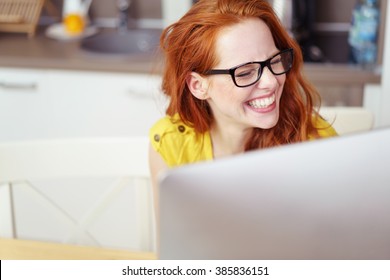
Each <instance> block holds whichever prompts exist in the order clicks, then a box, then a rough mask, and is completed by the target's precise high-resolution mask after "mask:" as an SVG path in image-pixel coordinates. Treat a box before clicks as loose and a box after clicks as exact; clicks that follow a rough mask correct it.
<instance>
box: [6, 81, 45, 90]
mask: <svg viewBox="0 0 390 280" xmlns="http://www.w3.org/2000/svg"><path fill="white" fill-rule="evenodd" d="M0 88H4V89H11V90H36V89H37V88H38V85H37V84H36V83H17V82H15V83H10V82H0Z"/></svg>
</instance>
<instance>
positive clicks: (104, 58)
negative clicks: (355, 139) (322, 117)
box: [0, 31, 381, 86]
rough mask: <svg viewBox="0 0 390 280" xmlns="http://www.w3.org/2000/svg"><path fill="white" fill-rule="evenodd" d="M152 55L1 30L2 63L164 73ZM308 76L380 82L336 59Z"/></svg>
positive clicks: (313, 67)
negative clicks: (104, 51)
mask: <svg viewBox="0 0 390 280" xmlns="http://www.w3.org/2000/svg"><path fill="white" fill-rule="evenodd" d="M160 57H161V56H159V55H158V54H157V53H156V54H153V55H145V54H143V55H128V56H123V55H119V56H118V55H99V54H92V53H90V52H86V51H84V50H82V49H81V48H80V42H79V41H57V40H54V39H50V38H47V37H46V36H45V35H44V34H43V32H42V31H41V32H38V34H37V35H36V37H35V38H32V39H28V38H27V36H26V35H24V34H10V33H0V67H17V68H18V67H20V68H22V67H23V68H41V69H42V68H43V69H62V70H81V71H83V70H84V71H109V72H129V73H132V72H133V73H153V74H158V73H161V65H162V63H161V59H159V58H160ZM304 71H305V74H306V76H307V78H308V79H309V80H310V81H311V82H313V83H314V84H316V85H326V84H331V85H343V86H345V85H349V84H353V85H354V86H360V85H361V86H363V85H364V84H367V83H370V84H376V83H380V80H381V75H380V73H377V72H373V71H366V70H363V69H361V68H359V67H357V66H353V65H347V64H335V63H326V64H319V63H305V65H304Z"/></svg>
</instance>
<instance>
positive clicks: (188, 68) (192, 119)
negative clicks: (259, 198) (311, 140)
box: [160, 0, 320, 150]
mask: <svg viewBox="0 0 390 280" xmlns="http://www.w3.org/2000/svg"><path fill="white" fill-rule="evenodd" d="M250 17H257V18H260V19H261V20H263V21H264V22H265V23H266V24H267V26H268V27H269V28H270V30H271V32H272V36H273V39H274V42H275V45H276V47H277V48H278V49H279V50H284V49H287V48H293V50H294V62H293V67H292V69H291V70H290V71H289V72H288V73H287V74H286V82H285V85H284V90H283V94H282V97H281V101H280V108H281V110H280V115H279V120H278V123H277V124H276V125H275V126H274V127H273V128H270V129H260V128H254V129H253V132H252V136H251V137H250V138H249V140H248V142H247V143H246V144H245V150H252V149H257V148H262V147H272V146H277V145H282V144H287V143H293V142H300V141H304V140H307V139H308V135H318V133H317V129H316V128H315V127H314V124H313V123H314V121H315V119H314V118H313V116H316V117H318V114H317V113H316V111H315V110H314V106H315V105H319V104H320V97H319V95H318V93H317V91H316V90H315V89H314V87H312V86H311V85H310V84H309V83H308V82H307V81H306V80H305V79H304V77H303V76H302V74H301V72H302V65H303V57H302V52H301V50H300V47H299V45H298V44H297V43H296V41H295V40H293V39H292V38H291V37H290V36H289V35H288V33H287V31H286V30H285V28H284V27H283V25H282V24H281V22H280V20H279V19H278V17H277V16H276V14H275V12H274V11H273V9H272V7H271V6H270V5H269V4H268V2H267V1H266V0H200V1H198V2H197V3H196V4H195V5H194V6H193V7H192V8H191V9H190V10H189V11H188V12H187V14H185V15H184V16H183V17H182V18H181V19H180V20H179V21H178V22H176V23H174V24H172V25H170V26H168V27H167V28H166V29H165V30H164V31H163V34H162V36H161V41H160V45H161V48H162V50H163V52H164V54H165V70H164V72H163V82H162V90H163V92H164V93H165V94H166V95H167V96H168V97H169V99H170V102H169V105H168V108H167V111H166V113H167V114H168V115H170V116H172V115H174V114H176V113H178V114H179V116H180V118H181V120H182V121H183V122H184V123H186V124H187V125H190V126H192V127H194V129H195V131H196V132H198V133H204V132H206V131H208V130H209V129H210V127H211V124H212V122H213V115H212V112H211V109H210V107H209V106H208V104H207V101H203V100H199V99H197V98H196V97H194V96H193V95H192V94H191V92H190V90H189V89H188V87H187V84H186V77H187V76H188V74H189V73H191V72H192V71H194V72H197V73H200V74H201V73H205V72H206V71H207V70H209V69H212V68H213V67H214V66H215V65H216V64H217V62H218V61H217V60H218V55H217V54H216V51H215V46H216V40H217V38H218V35H219V32H220V31H221V30H222V29H224V28H226V27H228V26H231V25H234V24H237V23H239V22H240V21H242V20H244V19H246V18H250Z"/></svg>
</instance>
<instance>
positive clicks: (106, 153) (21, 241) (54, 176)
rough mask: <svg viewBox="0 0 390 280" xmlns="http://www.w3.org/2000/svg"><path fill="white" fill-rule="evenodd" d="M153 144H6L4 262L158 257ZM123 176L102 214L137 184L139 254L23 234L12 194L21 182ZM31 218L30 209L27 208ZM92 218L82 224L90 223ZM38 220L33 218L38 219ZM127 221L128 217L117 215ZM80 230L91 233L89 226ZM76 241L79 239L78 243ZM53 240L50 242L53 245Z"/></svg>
mask: <svg viewBox="0 0 390 280" xmlns="http://www.w3.org/2000/svg"><path fill="white" fill-rule="evenodd" d="M147 151H148V140H147V138H146V137H134V138H113V139H111V138H92V139H52V140H33V141H21V142H7V143H0V221H1V222H0V236H1V238H0V259H153V258H155V253H154V250H155V229H154V227H155V226H154V215H153V213H154V211H153V203H152V193H151V191H152V189H151V184H150V180H149V170H148V157H147ZM107 177H110V178H114V177H115V178H117V179H116V180H115V182H116V183H117V184H113V185H112V186H110V188H109V191H107V193H106V194H105V196H104V199H101V200H100V201H98V202H97V203H96V205H95V207H94V208H95V209H93V210H96V211H97V212H98V213H101V212H102V209H104V207H105V206H106V205H107V202H106V201H105V198H108V199H109V198H110V197H111V198H112V197H113V196H114V195H115V194H118V190H119V189H121V188H123V187H124V185H125V184H126V182H130V181H131V182H132V183H134V184H135V186H134V187H135V196H136V202H135V203H136V212H137V213H136V215H137V219H136V221H137V222H136V225H135V227H134V228H135V229H136V231H137V232H136V234H135V236H136V238H137V242H138V243H139V244H141V245H140V247H141V248H143V249H144V250H140V251H139V252H134V251H131V250H128V249H123V248H119V249H118V248H102V247H101V246H100V245H98V246H85V245H82V246H80V244H78V242H70V243H69V242H67V241H68V240H55V241H53V240H28V239H29V238H25V237H24V236H18V227H19V224H18V221H17V220H16V216H17V215H15V209H14V207H13V204H12V195H13V191H14V190H15V188H17V186H18V184H21V183H23V184H27V185H29V184H31V185H33V183H31V182H34V181H37V180H38V181H39V180H49V181H50V180H54V181H55V180H61V179H64V178H96V180H99V179H103V178H107ZM43 198H47V197H43ZM26 211H27V214H28V209H27V210H26ZM92 216H93V215H89V216H87V218H86V219H84V220H83V221H82V223H83V222H84V223H86V222H88V221H90V220H91V219H93V218H91V217H92ZM36 218H38V217H31V219H32V220H34V219H36ZM117 218H118V219H120V220H126V218H127V217H126V215H125V214H124V215H123V216H121V217H117ZM82 223H81V224H78V225H75V229H76V234H74V235H73V237H72V240H73V241H77V236H78V235H77V231H78V230H79V231H82V230H85V229H86V227H87V226H85V225H83V224H82ZM75 238H76V239H75ZM47 241H50V242H47ZM99 246H100V247H99Z"/></svg>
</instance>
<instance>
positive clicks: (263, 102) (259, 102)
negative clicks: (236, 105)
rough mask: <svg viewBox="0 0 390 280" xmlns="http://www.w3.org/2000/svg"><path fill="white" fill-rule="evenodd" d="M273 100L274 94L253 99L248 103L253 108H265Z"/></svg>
mask: <svg viewBox="0 0 390 280" xmlns="http://www.w3.org/2000/svg"><path fill="white" fill-rule="evenodd" d="M274 102H275V94H273V95H272V96H270V97H267V98H261V99H255V100H252V101H250V102H249V105H250V106H252V107H253V108H256V109H260V108H266V107H268V106H269V105H271V104H272V103H274Z"/></svg>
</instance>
